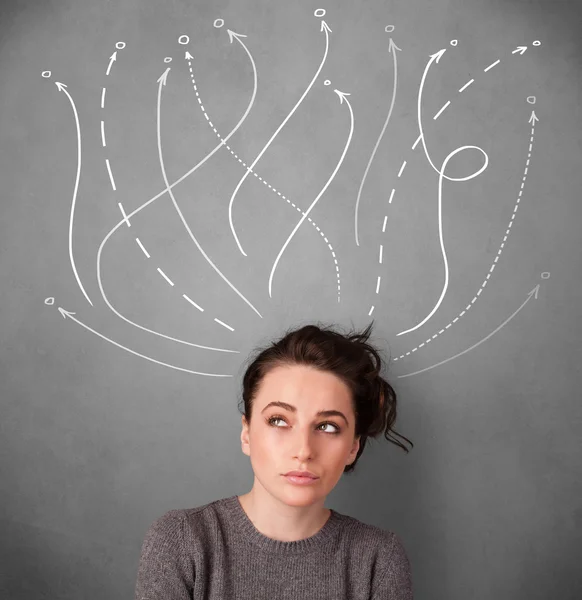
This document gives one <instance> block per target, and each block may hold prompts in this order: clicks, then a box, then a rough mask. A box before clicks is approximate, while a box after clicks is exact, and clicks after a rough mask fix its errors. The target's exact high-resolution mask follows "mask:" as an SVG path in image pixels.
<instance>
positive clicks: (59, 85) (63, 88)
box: [55, 81, 93, 306]
mask: <svg viewBox="0 0 582 600" xmlns="http://www.w3.org/2000/svg"><path fill="white" fill-rule="evenodd" d="M55 85H56V86H57V88H58V90H59V91H60V92H64V93H65V94H66V95H67V98H68V99H69V102H70V103H71V106H72V107H73V113H74V115H75V124H76V126H77V175H76V177H75V188H74V190H73V202H72V204H71V216H70V218H69V258H70V260H71V267H72V268H73V273H74V274H75V279H76V280H77V283H78V284H79V287H80V288H81V291H82V292H83V294H84V296H85V298H87V302H89V304H90V305H91V306H93V302H91V299H90V298H89V296H88V295H87V292H86V291H85V288H84V287H83V284H82V283H81V279H80V278H79V274H78V273H77V267H76V266H75V259H74V258H73V219H74V216H75V204H76V202H77V191H78V190H79V178H80V177H81V126H80V125H79V115H78V114H77V107H76V106H75V103H74V102H73V99H72V98H71V95H70V94H69V92H67V86H66V85H65V84H64V83H61V82H60V81H56V82H55Z"/></svg>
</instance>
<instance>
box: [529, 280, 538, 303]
mask: <svg viewBox="0 0 582 600" xmlns="http://www.w3.org/2000/svg"><path fill="white" fill-rule="evenodd" d="M539 291H540V284H539V283H538V284H537V285H536V287H535V288H534V289H533V290H532V291H531V292H530V293H529V294H528V296H529V297H530V298H531V297H532V296H533V295H535V298H536V300H537V299H538V292H539Z"/></svg>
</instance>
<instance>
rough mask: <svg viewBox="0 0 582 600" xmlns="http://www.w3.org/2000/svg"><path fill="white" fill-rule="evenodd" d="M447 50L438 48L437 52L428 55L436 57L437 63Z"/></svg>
mask: <svg viewBox="0 0 582 600" xmlns="http://www.w3.org/2000/svg"><path fill="white" fill-rule="evenodd" d="M446 51H447V49H446V48H443V49H442V50H439V51H438V52H435V53H434V54H431V55H430V57H431V58H432V59H434V58H436V61H437V63H438V62H439V60H440V59H441V56H442V55H443V54H444V53H445V52H446Z"/></svg>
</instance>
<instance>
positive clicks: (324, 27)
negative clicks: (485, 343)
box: [228, 20, 331, 256]
mask: <svg viewBox="0 0 582 600" xmlns="http://www.w3.org/2000/svg"><path fill="white" fill-rule="evenodd" d="M321 31H323V32H325V52H324V54H323V58H322V60H321V62H320V64H319V68H318V69H317V71H316V72H315V75H314V76H313V79H312V80H311V82H310V83H309V85H308V86H307V88H306V90H305V91H304V92H303V94H302V96H301V98H299V100H298V101H297V103H296V104H295V106H294V107H293V108H292V109H291V112H290V113H289V114H288V115H287V116H286V117H285V119H284V120H283V122H282V123H281V125H279V127H277V130H276V131H275V133H274V134H273V135H272V136H271V138H270V139H269V141H268V142H267V143H266V144H265V146H264V147H263V149H262V150H261V151H260V152H259V154H258V155H257V157H256V158H255V160H254V161H253V162H252V164H251V166H250V167H249V168H250V169H254V168H255V165H256V164H257V163H258V162H259V160H260V159H261V156H263V154H264V153H265V151H266V150H267V148H268V147H269V146H270V145H271V142H272V141H273V140H274V139H275V137H276V136H277V134H278V133H279V132H280V131H281V129H283V127H284V126H285V123H287V121H288V120H289V119H290V118H291V117H292V116H293V113H294V112H295V111H296V110H297V107H298V106H299V105H300V104H301V103H302V102H303V99H304V98H305V96H307V94H308V93H309V90H310V89H311V88H312V86H313V84H314V83H315V80H316V79H317V78H318V77H319V73H320V72H321V69H322V68H323V65H324V64H325V61H326V59H327V53H328V50H329V34H330V33H331V29H330V28H329V26H328V24H327V23H326V22H325V21H323V20H322V21H321ZM228 34H229V35H230V36H231V43H232V37H233V36H234V37H236V38H237V40H238V41H239V42H240V43H241V44H243V42H242V40H240V39H239V36H240V34H235V33H234V32H231V31H230V29H229V30H228ZM243 37H246V36H243ZM243 45H244V44H243ZM245 49H246V46H245ZM247 52H248V50H247ZM248 174H249V171H246V172H245V174H244V175H243V176H242V178H241V180H240V181H239V182H238V184H237V186H236V188H235V190H234V192H233V193H232V196H231V198H230V202H229V203H228V221H229V223H230V230H231V231H232V235H233V236H234V239H235V241H236V243H237V246H238V248H239V250H240V251H241V253H242V254H243V256H246V255H247V254H246V252H245V251H244V250H243V248H242V246H241V245H240V242H239V239H238V236H237V235H236V231H235V230H234V224H233V222H232V204H233V202H234V199H235V198H236V195H237V193H238V191H239V189H240V188H241V186H242V184H243V183H244V181H245V179H246V178H247V176H248Z"/></svg>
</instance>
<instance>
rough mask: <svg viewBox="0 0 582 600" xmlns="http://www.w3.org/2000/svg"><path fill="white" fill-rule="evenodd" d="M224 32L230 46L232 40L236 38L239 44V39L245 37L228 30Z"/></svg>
mask: <svg viewBox="0 0 582 600" xmlns="http://www.w3.org/2000/svg"><path fill="white" fill-rule="evenodd" d="M226 31H227V33H228V37H229V38H230V43H231V44H232V38H236V39H237V40H238V41H239V42H240V38H244V37H247V36H246V35H243V34H242V33H236V31H231V30H230V29H227V30H226Z"/></svg>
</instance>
